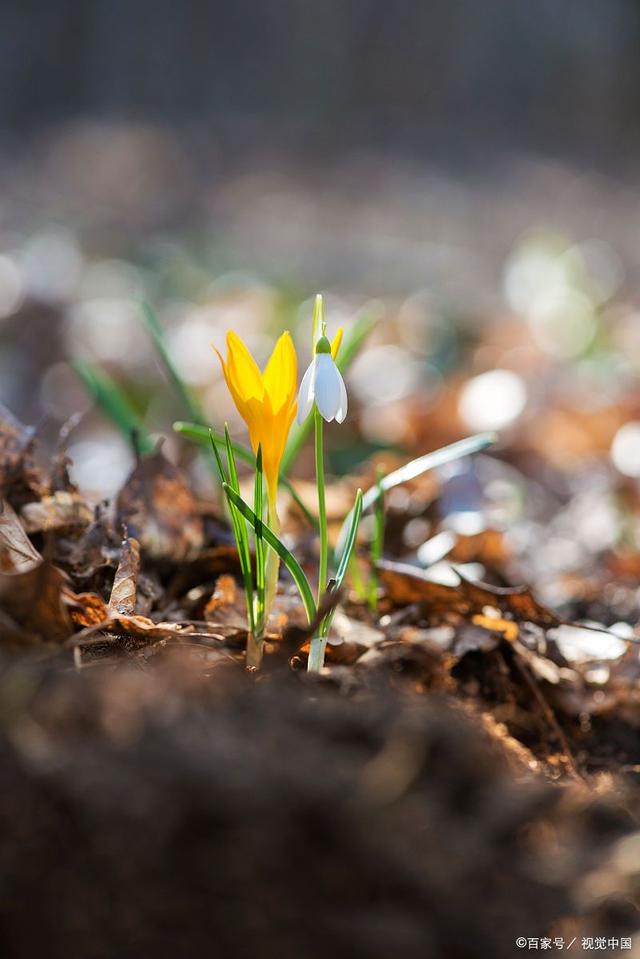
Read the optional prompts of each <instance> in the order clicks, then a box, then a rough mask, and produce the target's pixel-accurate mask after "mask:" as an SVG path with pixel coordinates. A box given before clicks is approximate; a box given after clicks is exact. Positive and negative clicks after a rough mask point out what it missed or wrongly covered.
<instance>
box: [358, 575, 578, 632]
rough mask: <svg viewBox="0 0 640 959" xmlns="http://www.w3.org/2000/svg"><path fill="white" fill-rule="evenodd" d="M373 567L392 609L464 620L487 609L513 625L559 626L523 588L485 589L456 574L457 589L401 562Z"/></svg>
mask: <svg viewBox="0 0 640 959" xmlns="http://www.w3.org/2000/svg"><path fill="white" fill-rule="evenodd" d="M377 568H378V571H379V574H380V582H381V584H382V586H383V587H384V591H385V595H386V597H387V599H389V600H391V602H392V603H393V604H394V605H395V606H407V605H410V604H412V603H417V604H419V605H420V606H422V607H425V608H427V609H428V611H429V612H430V613H434V614H446V613H456V614H458V615H459V616H461V617H463V618H465V619H470V618H471V617H473V616H486V612H487V609H489V610H498V611H499V612H500V613H501V614H503V616H507V617H512V618H513V619H515V621H516V622H518V621H525V622H528V623H535V624H536V625H538V626H543V627H545V628H548V627H551V626H558V625H559V624H560V623H561V620H560V618H559V617H558V616H556V614H555V613H553V612H552V611H551V610H549V609H547V608H546V607H545V606H542V604H541V603H539V602H538V601H537V599H535V597H534V596H533V594H532V593H531V590H530V589H528V587H526V586H515V587H498V586H489V585H488V584H487V583H476V582H471V581H470V580H467V579H464V577H463V576H462V575H461V574H460V573H458V578H459V580H460V582H459V584H458V585H457V586H445V585H444V584H443V583H437V582H434V581H433V580H430V579H427V577H426V575H425V574H424V573H423V572H422V571H421V570H419V569H417V568H414V567H412V566H406V565H404V564H401V563H391V562H389V561H387V560H381V561H380V562H379V563H378V564H377ZM497 621H498V620H497Z"/></svg>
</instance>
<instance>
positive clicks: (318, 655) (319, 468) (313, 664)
mask: <svg viewBox="0 0 640 959" xmlns="http://www.w3.org/2000/svg"><path fill="white" fill-rule="evenodd" d="M313 418H314V425H315V433H316V485H317V487H318V526H319V530H320V562H319V568H318V607H319V606H320V603H321V601H322V597H323V595H324V592H325V590H326V588H327V577H328V572H329V549H328V538H327V503H326V496H325V488H324V435H323V434H324V421H323V419H322V416H321V414H320V411H319V410H318V407H317V406H316V407H314V411H313ZM323 625H324V623H321V624H320V627H319V629H318V635H317V636H313V637H312V639H311V643H310V648H309V659H308V661H307V670H308V671H309V672H310V673H318V672H320V670H321V669H322V667H323V665H324V652H325V649H326V646H327V637H326V631H325V630H324V629H323V628H322V627H323Z"/></svg>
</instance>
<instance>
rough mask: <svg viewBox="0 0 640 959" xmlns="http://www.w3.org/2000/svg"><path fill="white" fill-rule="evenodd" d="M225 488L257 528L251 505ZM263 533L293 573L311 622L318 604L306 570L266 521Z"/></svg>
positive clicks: (231, 498)
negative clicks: (305, 572)
mask: <svg viewBox="0 0 640 959" xmlns="http://www.w3.org/2000/svg"><path fill="white" fill-rule="evenodd" d="M223 488H224V491H225V493H226V494H227V496H228V497H229V498H230V500H231V502H232V503H233V504H234V505H235V506H237V508H238V510H239V511H240V512H241V513H242V515H243V516H244V517H245V519H247V520H248V521H249V522H250V523H251V524H252V526H253V528H254V529H255V528H256V526H257V523H258V517H257V516H256V514H255V513H254V512H253V510H252V509H251V507H250V506H248V505H247V503H245V501H244V500H243V499H242V497H241V496H240V494H239V493H236V492H235V490H233V489H231V487H230V486H229V484H228V483H225V484H224V487H223ZM262 535H263V537H264V539H265V542H267V543H268V544H269V546H270V547H271V548H272V549H274V550H275V551H276V553H277V554H278V556H279V557H280V559H281V560H282V562H283V563H284V565H285V566H286V567H287V569H288V570H289V572H290V573H291V575H292V577H293V581H294V582H295V584H296V586H297V587H298V592H299V593H300V598H301V599H302V602H303V604H304V608H305V612H306V614H307V619H308V620H309V622H310V623H311V622H312V621H313V618H314V616H315V613H316V604H315V601H314V598H313V593H312V592H311V586H310V585H309V580H308V579H307V577H306V576H305V574H304V570H303V569H302V567H301V566H300V564H299V563H298V560H297V559H296V558H295V556H294V555H293V553H291V552H290V551H289V550H288V549H287V547H286V546H285V545H284V543H283V542H282V540H280V539H279V538H278V537H277V536H276V534H275V533H274V532H273V530H272V529H270V527H269V526H267V524H266V523H262Z"/></svg>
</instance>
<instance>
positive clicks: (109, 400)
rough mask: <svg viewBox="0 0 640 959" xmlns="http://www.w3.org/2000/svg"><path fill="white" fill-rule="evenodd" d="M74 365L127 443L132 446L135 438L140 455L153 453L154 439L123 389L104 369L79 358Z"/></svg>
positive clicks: (97, 403)
mask: <svg viewBox="0 0 640 959" xmlns="http://www.w3.org/2000/svg"><path fill="white" fill-rule="evenodd" d="M72 366H73V369H74V370H75V372H76V373H77V375H78V376H79V377H80V379H81V380H82V382H83V383H84V385H85V387H86V389H87V392H88V393H89V394H90V395H91V396H92V398H93V400H94V402H95V404H96V406H97V407H98V408H99V409H100V410H101V411H102V412H103V413H104V414H105V416H107V417H108V418H109V419H110V420H111V422H112V423H114V424H115V426H117V427H118V429H119V430H120V432H121V433H122V435H123V436H124V437H125V438H126V440H127V441H128V442H129V443H131V442H132V440H133V437H134V436H135V437H136V441H137V447H138V449H139V450H140V452H141V453H150V452H151V451H152V450H153V445H154V444H153V442H152V440H151V437H150V436H149V433H148V432H147V430H146V429H145V428H144V426H143V425H142V422H141V420H140V417H139V416H138V414H137V413H136V411H135V410H134V408H133V406H132V405H131V403H130V402H129V399H128V398H127V396H126V395H125V393H124V392H123V390H122V388H121V387H120V386H118V384H117V383H116V382H115V381H114V380H112V379H111V377H110V376H108V375H107V373H105V372H104V370H101V369H100V368H99V367H97V366H92V365H91V364H90V363H87V362H86V360H82V359H80V358H79V357H77V358H76V359H74V360H73V361H72Z"/></svg>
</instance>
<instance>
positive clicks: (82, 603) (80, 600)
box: [64, 590, 109, 627]
mask: <svg viewBox="0 0 640 959" xmlns="http://www.w3.org/2000/svg"><path fill="white" fill-rule="evenodd" d="M64 599H65V603H66V606H67V609H68V610H69V614H70V616H71V619H72V620H73V623H74V624H75V625H76V626H81V627H87V626H99V625H100V624H101V623H104V622H105V620H106V619H107V618H108V616H109V612H108V610H107V606H106V603H105V601H104V600H103V599H102V597H101V596H98V594H97V593H73V592H72V591H71V590H66V592H65V595H64Z"/></svg>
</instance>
